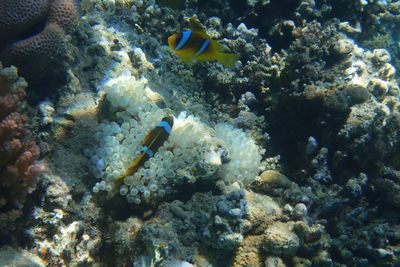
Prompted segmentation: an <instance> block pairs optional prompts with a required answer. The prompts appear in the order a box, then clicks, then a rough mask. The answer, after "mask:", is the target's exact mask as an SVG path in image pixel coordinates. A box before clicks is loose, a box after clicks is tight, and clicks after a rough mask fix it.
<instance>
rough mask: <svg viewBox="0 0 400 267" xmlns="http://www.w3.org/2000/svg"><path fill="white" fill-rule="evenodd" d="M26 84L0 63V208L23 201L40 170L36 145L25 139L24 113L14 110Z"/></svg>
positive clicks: (18, 103) (26, 131)
mask: <svg viewBox="0 0 400 267" xmlns="http://www.w3.org/2000/svg"><path fill="white" fill-rule="evenodd" d="M26 87H27V83H26V82H25V80H24V79H22V78H18V75H17V70H16V68H15V67H9V68H4V69H3V68H2V66H1V64H0V202H1V203H2V204H1V208H4V207H9V208H10V207H12V206H15V205H16V204H18V203H19V204H22V203H23V202H24V199H25V196H26V194H27V193H28V192H29V190H30V189H31V188H32V186H33V185H34V181H35V177H36V176H37V175H38V174H40V173H41V172H43V171H44V165H43V164H42V163H37V162H36V160H37V159H38V158H39V156H40V149H39V147H38V146H37V145H36V144H35V143H34V142H33V141H30V140H27V139H26V136H27V135H28V134H29V131H28V130H27V129H26V128H25V126H24V124H25V123H26V122H27V121H28V119H29V118H28V116H26V115H23V114H20V113H17V112H15V110H16V109H17V107H18V106H19V105H20V103H21V100H22V98H23V97H24V96H25V88H26Z"/></svg>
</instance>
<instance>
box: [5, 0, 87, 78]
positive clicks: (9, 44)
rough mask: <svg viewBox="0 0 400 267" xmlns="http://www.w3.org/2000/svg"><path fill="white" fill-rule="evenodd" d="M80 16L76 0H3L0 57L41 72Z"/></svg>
mask: <svg viewBox="0 0 400 267" xmlns="http://www.w3.org/2000/svg"><path fill="white" fill-rule="evenodd" d="M78 18H79V7H78V4H77V2H75V0H15V1H8V0H0V35H1V36H2V37H3V36H4V38H2V39H1V40H0V60H2V61H3V62H4V63H5V64H7V65H8V64H13V65H16V66H17V67H18V69H19V70H20V72H22V73H23V74H24V75H25V76H26V77H28V79H29V78H30V77H35V76H37V75H39V77H40V76H42V75H40V74H42V73H44V70H45V69H49V67H50V66H51V67H53V66H52V63H53V62H54V58H55V56H56V55H57V52H59V48H60V47H62V46H61V45H62V44H63V41H64V38H65V33H66V32H69V31H70V30H71V29H73V26H74V25H75V24H76V22H77V20H78Z"/></svg>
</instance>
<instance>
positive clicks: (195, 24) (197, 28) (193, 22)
mask: <svg viewBox="0 0 400 267" xmlns="http://www.w3.org/2000/svg"><path fill="white" fill-rule="evenodd" d="M189 26H190V29H191V30H192V31H193V32H202V33H206V30H205V29H204V27H203V25H201V23H200V21H198V20H197V19H196V17H194V16H193V17H191V18H190V19H189Z"/></svg>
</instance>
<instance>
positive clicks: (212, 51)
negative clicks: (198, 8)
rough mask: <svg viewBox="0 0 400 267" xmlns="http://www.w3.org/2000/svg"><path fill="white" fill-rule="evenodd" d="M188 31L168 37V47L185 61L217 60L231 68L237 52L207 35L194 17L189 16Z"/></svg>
mask: <svg viewBox="0 0 400 267" xmlns="http://www.w3.org/2000/svg"><path fill="white" fill-rule="evenodd" d="M189 24H190V29H191V30H190V31H183V32H181V33H175V34H173V35H171V36H170V37H169V38H168V44H169V47H170V48H171V49H172V50H173V51H174V52H175V53H176V54H177V55H178V56H179V57H180V58H181V59H182V61H183V62H185V63H190V62H192V61H193V60H196V59H197V60H202V61H211V60H217V61H219V62H220V63H221V64H222V65H224V66H225V67H228V68H233V66H234V64H235V61H236V60H237V59H238V58H239V55H238V54H235V53H231V52H228V49H227V48H226V47H225V46H223V45H221V44H219V43H218V42H217V41H215V40H213V39H211V37H210V36H208V35H207V34H206V33H205V31H204V28H203V26H202V25H201V24H200V22H199V21H198V20H197V19H195V18H194V17H192V18H190V20H189Z"/></svg>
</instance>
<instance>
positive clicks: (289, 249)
mask: <svg viewBox="0 0 400 267" xmlns="http://www.w3.org/2000/svg"><path fill="white" fill-rule="evenodd" d="M292 229H293V224H290V223H281V222H276V223H274V224H273V225H271V226H269V227H268V228H267V230H265V234H264V246H263V248H264V250H265V252H267V253H271V254H273V255H278V256H294V255H295V254H296V251H297V250H298V248H299V247H300V239H299V237H298V236H297V235H296V234H295V233H294V232H293V231H292Z"/></svg>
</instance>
